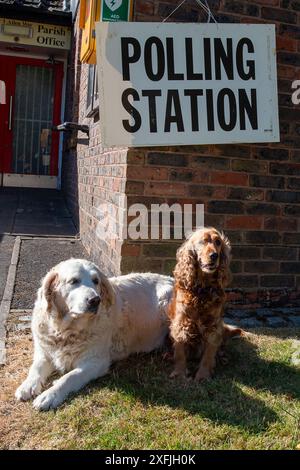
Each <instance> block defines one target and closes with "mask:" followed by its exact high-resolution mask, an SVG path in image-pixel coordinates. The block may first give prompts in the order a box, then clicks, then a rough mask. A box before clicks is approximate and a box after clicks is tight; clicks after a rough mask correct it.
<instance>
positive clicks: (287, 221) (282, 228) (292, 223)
mask: <svg viewBox="0 0 300 470" xmlns="http://www.w3.org/2000/svg"><path fill="white" fill-rule="evenodd" d="M265 229H267V230H278V231H279V232H286V231H287V230H289V231H291V232H293V231H296V230H297V219H292V218H291V217H286V218H285V217H283V218H280V217H267V218H266V219H265Z"/></svg>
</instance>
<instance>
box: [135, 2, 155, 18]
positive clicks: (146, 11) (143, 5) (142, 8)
mask: <svg viewBox="0 0 300 470" xmlns="http://www.w3.org/2000/svg"><path fill="white" fill-rule="evenodd" d="M135 11H136V13H141V14H143V15H153V14H154V4H153V2H151V1H147V0H143V1H142V2H136V9H135Z"/></svg>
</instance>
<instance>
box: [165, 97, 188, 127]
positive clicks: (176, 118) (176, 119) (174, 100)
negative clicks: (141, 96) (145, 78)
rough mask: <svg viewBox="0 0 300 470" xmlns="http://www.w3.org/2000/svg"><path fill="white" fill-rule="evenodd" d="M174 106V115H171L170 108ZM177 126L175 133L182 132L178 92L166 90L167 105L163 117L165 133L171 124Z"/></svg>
mask: <svg viewBox="0 0 300 470" xmlns="http://www.w3.org/2000/svg"><path fill="white" fill-rule="evenodd" d="M173 104H174V111H175V113H174V114H172V108H173ZM172 122H174V123H175V124H177V131H178V132H184V126H183V119H182V112H181V106H180V98H179V93H178V90H168V95H167V105H166V117H165V132H170V129H171V123H172Z"/></svg>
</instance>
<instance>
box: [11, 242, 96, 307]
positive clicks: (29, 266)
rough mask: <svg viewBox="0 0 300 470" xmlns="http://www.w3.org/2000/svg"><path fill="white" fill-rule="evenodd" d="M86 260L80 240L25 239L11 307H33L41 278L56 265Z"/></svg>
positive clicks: (22, 244) (22, 243)
mask: <svg viewBox="0 0 300 470" xmlns="http://www.w3.org/2000/svg"><path fill="white" fill-rule="evenodd" d="M86 257H87V253H86V251H85V249H84V248H83V246H82V243H81V241H80V240H75V239H73V240H72V239H69V240H66V239H64V240H63V239H55V238H32V239H24V238H22V239H21V249H20V255H19V262H18V267H17V275H16V280H15V289H14V295H13V300H12V304H11V308H12V309H30V308H32V307H33V304H34V301H35V297H36V292H37V289H38V288H39V287H40V282H41V279H42V278H43V277H44V276H45V275H46V273H47V272H48V271H49V270H50V269H51V268H52V267H53V266H55V265H56V264H58V263H60V262H61V261H64V260H66V259H68V258H86Z"/></svg>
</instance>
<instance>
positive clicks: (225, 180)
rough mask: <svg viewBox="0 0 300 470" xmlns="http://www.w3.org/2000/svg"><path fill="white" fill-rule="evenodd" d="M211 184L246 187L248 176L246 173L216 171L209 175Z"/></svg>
mask: <svg viewBox="0 0 300 470" xmlns="http://www.w3.org/2000/svg"><path fill="white" fill-rule="evenodd" d="M211 183H212V184H226V185H230V186H248V175H247V174H246V173H235V172H230V171H224V172H223V171H216V172H213V173H212V174H211Z"/></svg>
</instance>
